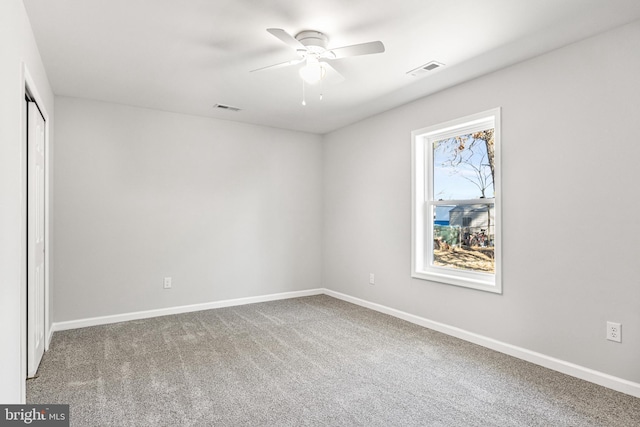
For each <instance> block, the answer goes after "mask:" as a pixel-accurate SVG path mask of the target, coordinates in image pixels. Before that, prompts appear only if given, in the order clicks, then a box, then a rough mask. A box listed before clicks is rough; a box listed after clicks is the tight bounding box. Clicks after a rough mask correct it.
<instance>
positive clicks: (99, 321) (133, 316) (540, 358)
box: [47, 288, 640, 397]
mask: <svg viewBox="0 0 640 427" xmlns="http://www.w3.org/2000/svg"><path fill="white" fill-rule="evenodd" d="M320 294H326V295H329V296H332V297H334V298H338V299H341V300H343V301H347V302H350V303H353V304H356V305H359V306H362V307H366V308H369V309H372V310H375V311H379V312H380V313H385V314H388V315H390V316H394V317H397V318H399V319H403V320H406V321H408V322H411V323H414V324H416V325H420V326H423V327H425V328H429V329H433V330H434V331H438V332H442V333H444V334H447V335H451V336H454V337H456V338H460V339H462V340H465V341H469V342H472V343H474V344H478V345H481V346H483V347H487V348H490V349H492V350H495V351H499V352H501V353H504V354H508V355H509V356H513V357H516V358H518V359H522V360H526V361H528V362H531V363H535V364H536V365H540V366H544V367H545V368H549V369H552V370H554V371H558V372H562V373H563V374H567V375H571V376H572V377H576V378H580V379H582V380H585V381H589V382H592V383H595V384H598V385H601V386H603V387H607V388H610V389H612V390H616V391H619V392H621V393H625V394H629V395H631V396H635V397H640V384H639V383H635V382H632V381H628V380H625V379H622V378H618V377H614V376H613V375H609V374H605V373H603V372H599V371H595V370H593V369H589V368H585V367H583V366H580V365H576V364H574V363H570V362H567V361H564V360H560V359H556V358H555V357H551V356H547V355H545V354H542V353H537V352H535V351H531V350H527V349H526V348H522V347H517V346H515V345H511V344H508V343H505V342H502V341H498V340H494V339H492V338H488V337H485V336H483V335H479V334H476V333H473V332H469V331H466V330H464V329H460V328H456V327H455V326H450V325H446V324H444V323H440V322H436V321H433V320H429V319H426V318H424V317H420V316H416V315H413V314H410V313H406V312H404V311H400V310H396V309H395V308H391V307H387V306H384V305H381V304H376V303H373V302H369V301H366V300H363V299H360V298H356V297H352V296H350V295H346V294H343V293H340V292H335V291H332V290H330V289H325V288H318V289H309V290H306V291H294V292H283V293H279V294H270V295H262V296H257V297H247V298H236V299H230V300H223V301H213V302H208V303H202V304H191V305H183V306H179V307H168V308H161V309H156V310H147V311H138V312H134V313H123V314H115V315H111V316H102V317H92V318H88V319H79V320H70V321H66V322H55V323H53V324H52V325H51V329H50V333H49V336H48V338H47V341H48V342H49V341H51V336H52V334H53V332H55V331H63V330H67V329H78V328H85V327H87V326H97V325H106V324H109V323H117V322H126V321H128V320H137V319H147V318H150V317H158V316H167V315H171V314H180V313H187V312H193V311H201V310H210V309H214V308H222V307H232V306H237V305H244V304H253V303H258V302H267V301H275V300H281V299H288V298H298V297H304V296H310V295H320Z"/></svg>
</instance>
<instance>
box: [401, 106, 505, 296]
mask: <svg viewBox="0 0 640 427" xmlns="http://www.w3.org/2000/svg"><path fill="white" fill-rule="evenodd" d="M487 122H491V123H492V124H493V127H494V129H495V131H494V132H495V133H494V141H495V145H494V165H495V177H494V179H495V182H494V192H495V198H494V199H493V200H491V199H489V200H487V199H478V203H481V204H486V203H488V202H489V201H490V200H491V201H492V202H493V203H494V216H495V228H494V233H495V236H494V257H495V273H494V274H488V273H480V272H473V271H464V270H454V269H451V268H446V267H438V266H432V265H425V261H424V260H425V252H426V253H427V255H429V254H431V253H432V251H433V239H432V238H430V236H431V233H430V232H429V231H428V230H429V227H431V225H429V223H428V221H430V222H433V219H432V218H430V217H431V215H427V211H428V210H429V208H428V207H429V205H434V204H438V202H437V201H434V200H433V198H432V194H431V192H432V191H433V190H432V188H433V187H432V186H431V185H426V182H427V179H425V177H426V174H427V173H429V171H430V168H429V164H430V163H428V162H432V160H431V156H432V153H431V152H430V151H431V150H427V149H426V148H425V147H426V146H427V145H428V144H429V141H434V140H441V139H445V138H448V137H451V136H456V135H462V134H465V133H471V132H473V131H475V130H478V127H479V126H483V125H486V124H487ZM500 129H501V127H500V108H494V109H492V110H488V111H484V112H482V113H477V114H472V115H470V116H466V117H462V118H459V119H455V120H451V121H448V122H445V123H440V124H437V125H434V126H429V127H426V128H422V129H418V130H415V131H413V132H411V203H412V205H411V276H412V277H414V278H417V279H423V280H429V281H434V282H440V283H446V284H450V285H456V286H463V287H467V288H472V289H479V290H483V291H487V292H495V293H499V294H501V293H502V274H501V271H502V208H501V206H502V200H501V199H502V197H501V194H502V193H501V185H500V183H501V167H500V164H501V162H500V145H501V144H500V139H501V135H500V133H501V132H500ZM429 201H431V202H430V203H429ZM451 202H454V203H455V201H451V200H447V201H443V203H446V204H450V203H451ZM465 202H468V201H465ZM428 216H429V218H427V217H428ZM429 259H431V258H429Z"/></svg>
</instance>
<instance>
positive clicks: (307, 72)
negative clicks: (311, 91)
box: [298, 62, 327, 85]
mask: <svg viewBox="0 0 640 427" xmlns="http://www.w3.org/2000/svg"><path fill="white" fill-rule="evenodd" d="M298 73H299V74H300V77H301V78H302V80H304V81H305V82H306V83H308V84H310V85H313V84H316V83H318V82H319V81H320V80H322V79H323V78H324V76H325V74H327V70H325V69H324V67H323V66H322V64H320V63H319V62H311V63H308V64H306V65H305V66H303V67H302V68H300V71H299V72H298Z"/></svg>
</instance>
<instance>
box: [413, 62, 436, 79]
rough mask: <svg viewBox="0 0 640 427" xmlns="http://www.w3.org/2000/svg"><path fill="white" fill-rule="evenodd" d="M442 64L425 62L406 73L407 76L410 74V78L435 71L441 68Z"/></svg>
mask: <svg viewBox="0 0 640 427" xmlns="http://www.w3.org/2000/svg"><path fill="white" fill-rule="evenodd" d="M443 65H444V64H443V63H442V62H436V61H431V62H427V63H426V64H424V65H421V66H419V67H418V68H416V69H414V70H411V71H408V72H407V74H411V75H412V76H419V75H421V74H424V73H428V72H429V71H433V70H436V69H438V68H440V67H442V66H443Z"/></svg>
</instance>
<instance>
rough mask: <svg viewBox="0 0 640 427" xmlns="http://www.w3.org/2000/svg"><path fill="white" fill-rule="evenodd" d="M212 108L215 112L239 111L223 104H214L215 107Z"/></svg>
mask: <svg viewBox="0 0 640 427" xmlns="http://www.w3.org/2000/svg"><path fill="white" fill-rule="evenodd" d="M213 108H215V109H217V110H226V111H240V108H238V107H232V106H230V105H224V104H216V105H214V106H213Z"/></svg>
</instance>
